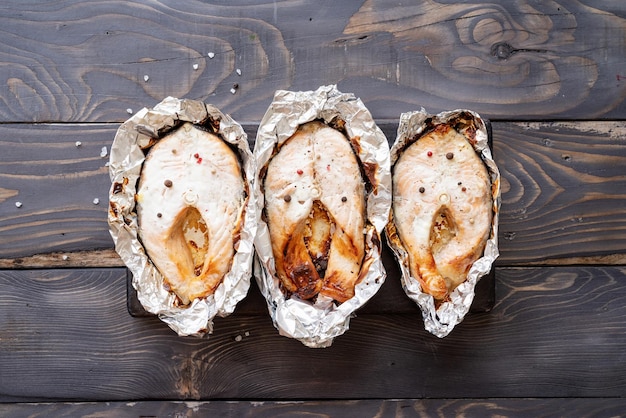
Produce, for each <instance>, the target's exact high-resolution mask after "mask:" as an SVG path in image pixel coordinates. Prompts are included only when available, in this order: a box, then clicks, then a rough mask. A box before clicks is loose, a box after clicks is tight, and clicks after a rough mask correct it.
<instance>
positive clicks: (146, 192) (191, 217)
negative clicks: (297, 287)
mask: <svg viewBox="0 0 626 418" xmlns="http://www.w3.org/2000/svg"><path fill="white" fill-rule="evenodd" d="M136 198H137V216H138V225H139V237H140V239H141V241H142V243H143V246H144V247H145V249H146V253H147V255H148V257H149V258H150V261H151V262H152V263H153V264H154V265H155V267H156V268H157V269H158V270H159V272H160V273H161V275H162V276H163V279H164V284H165V285H166V286H169V288H170V290H171V291H172V292H174V293H175V294H176V295H177V296H178V298H179V299H180V301H181V303H182V305H188V304H189V303H190V302H191V301H193V300H194V299H196V298H204V297H207V296H208V295H210V294H212V293H213V292H214V291H215V289H216V288H217V286H218V285H219V284H220V282H221V281H222V279H223V277H224V276H225V275H226V274H227V273H228V271H229V269H230V267H231V263H232V260H233V257H234V253H235V249H234V244H235V241H236V236H237V234H238V231H239V230H240V228H241V222H242V218H243V216H242V215H243V211H244V207H245V199H246V185H245V179H244V177H243V174H242V170H241V167H240V163H239V161H238V158H237V156H236V155H235V153H234V152H233V151H232V149H231V148H230V147H229V146H228V145H227V144H226V143H225V142H224V141H223V140H222V139H221V138H220V137H218V136H217V135H214V134H212V133H209V132H207V131H204V130H201V129H198V128H197V127H196V126H194V125H193V124H191V123H185V124H183V125H181V126H180V127H179V128H178V129H177V130H175V131H174V132H172V133H170V134H169V135H167V136H165V137H164V138H162V139H161V140H160V141H158V142H157V143H156V144H155V145H154V146H153V147H152V148H151V149H150V151H149V153H148V155H147V157H146V160H145V162H144V165H143V167H142V172H141V176H140V179H139V187H138V191H137V196H136Z"/></svg>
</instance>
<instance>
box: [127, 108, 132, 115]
mask: <svg viewBox="0 0 626 418" xmlns="http://www.w3.org/2000/svg"><path fill="white" fill-rule="evenodd" d="M126 113H128V114H129V115H132V114H133V109H131V108H130V107H129V108H128V109H126Z"/></svg>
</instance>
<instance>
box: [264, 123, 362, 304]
mask: <svg viewBox="0 0 626 418" xmlns="http://www.w3.org/2000/svg"><path fill="white" fill-rule="evenodd" d="M263 184H264V194H265V202H266V203H265V212H266V216H267V219H268V228H269V231H270V239H271V242H272V250H273V254H274V257H275V264H276V272H277V275H278V277H279V279H280V280H281V283H282V284H283V287H284V288H285V289H286V290H287V291H289V292H291V293H295V294H297V295H298V296H299V297H300V298H302V299H311V298H313V297H315V296H316V295H317V294H320V293H321V294H324V295H326V296H329V297H331V298H333V299H335V300H337V301H339V302H343V301H345V300H347V299H349V298H351V297H352V296H353V295H354V286H355V284H356V282H357V280H358V277H359V273H360V270H361V264H362V262H363V257H364V251H365V250H364V247H365V243H364V235H363V229H364V224H365V195H364V194H365V188H364V181H363V178H362V176H361V171H360V168H359V164H358V161H357V158H356V155H355V154H354V151H353V150H352V148H351V145H350V143H349V141H348V140H347V138H346V137H345V136H344V135H343V134H342V133H340V132H339V131H337V130H335V129H333V128H331V127H329V126H327V125H326V124H324V123H322V122H317V121H314V122H309V123H306V124H304V125H302V126H300V127H299V129H298V130H297V131H296V133H294V135H293V136H292V137H291V138H289V139H288V140H287V141H286V142H285V143H284V144H283V145H282V146H281V148H280V149H279V150H278V152H277V154H276V155H274V156H273V157H272V159H271V160H270V162H269V164H268V166H267V171H266V175H265V179H264V183H263Z"/></svg>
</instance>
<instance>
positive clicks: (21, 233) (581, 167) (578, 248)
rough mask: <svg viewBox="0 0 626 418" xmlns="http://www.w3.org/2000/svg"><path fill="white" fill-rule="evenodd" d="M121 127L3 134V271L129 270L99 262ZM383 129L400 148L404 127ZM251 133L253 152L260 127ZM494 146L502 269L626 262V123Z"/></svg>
mask: <svg viewBox="0 0 626 418" xmlns="http://www.w3.org/2000/svg"><path fill="white" fill-rule="evenodd" d="M117 127H118V125H117V124H104V125H89V124H88V125H72V124H50V125H46V124H41V125H16V124H9V125H2V126H0V236H1V237H2V240H0V267H2V268H41V267H46V265H45V264H44V263H50V264H48V267H53V266H59V267H85V266H93V267H102V266H120V265H122V264H121V263H120V261H119V260H118V259H117V258H116V257H115V256H114V255H111V254H110V253H106V254H109V255H108V257H107V258H102V257H99V254H100V253H101V252H102V251H105V252H106V251H110V250H111V248H112V247H113V243H112V240H111V237H110V235H109V232H108V226H107V221H106V216H107V200H108V193H109V188H110V180H109V177H108V171H107V167H105V164H106V162H107V158H102V157H101V156H100V153H101V150H102V147H107V149H109V148H110V144H111V143H112V141H113V138H114V136H115V131H116V129H117ZM381 127H382V128H383V130H384V132H385V134H386V136H387V138H388V139H389V141H390V142H393V141H394V140H395V135H396V128H397V124H381ZM245 128H246V131H247V132H248V134H249V137H250V140H251V142H252V141H253V138H254V135H255V132H256V126H254V125H252V126H250V125H246V127H245ZM493 138H494V155H495V160H496V163H497V164H498V166H499V167H500V170H501V172H502V208H501V218H500V234H499V238H500V239H499V246H500V252H501V256H500V258H499V259H498V261H497V262H498V264H499V265H511V264H525V263H529V262H534V263H561V262H563V261H562V259H563V260H566V262H568V263H570V264H585V263H591V264H593V263H595V264H624V263H625V262H626V218H625V217H624V216H623V214H624V213H625V212H626V194H625V192H624V190H626V123H624V122H573V123H569V122H568V123H565V122H553V123H525V122H524V123H503V122H499V123H493ZM76 141H81V142H82V145H81V146H79V147H77V146H76ZM94 198H98V199H99V200H100V203H99V204H98V205H94V204H93V199H94ZM17 201H19V202H22V207H21V208H17V207H16V206H15V202H17ZM94 251H95V252H94ZM48 253H53V254H52V255H50V256H41V255H42V254H48ZM90 254H93V255H94V257H95V259H94V257H91V258H90V256H89V255H90ZM63 256H67V257H68V259H67V260H64V259H63ZM42 257H43V258H42ZM560 260H561V261H560ZM90 263H92V264H90ZM106 263H109V264H106Z"/></svg>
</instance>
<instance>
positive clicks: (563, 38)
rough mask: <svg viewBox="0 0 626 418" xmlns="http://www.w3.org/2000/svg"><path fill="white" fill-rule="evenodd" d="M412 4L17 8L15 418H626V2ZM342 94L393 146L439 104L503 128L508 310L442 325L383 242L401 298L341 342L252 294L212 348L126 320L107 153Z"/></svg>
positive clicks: (0, 101)
mask: <svg viewBox="0 0 626 418" xmlns="http://www.w3.org/2000/svg"><path fill="white" fill-rule="evenodd" d="M399 3H400V2H395V1H384V0H367V1H364V2H363V1H348V2H338V1H332V2H327V1H322V2H313V1H311V2H300V1H292V0H284V1H280V2H261V1H248V0H233V1H218V2H215V4H209V3H207V2H202V1H185V2H178V1H173V0H165V1H147V0H143V1H136V2H126V1H90V2H84V1H70V0H67V1H57V2H49V1H29V2H24V1H21V0H20V1H18V0H12V1H5V2H4V3H3V4H2V6H0V34H1V35H0V123H1V125H0V416H7V417H8V416H10V417H21V416H83V415H89V416H98V417H105V416H107V417H108V416H110V417H137V416H144V417H145V416H149V417H152V416H155V417H182V416H186V417H191V416H194V417H195V416H198V417H199V416H209V415H210V416H232V417H239V416H250V417H252V416H254V417H266V416H267V417H269V416H276V415H280V416H310V415H315V416H355V417H369V416H371V417H373V416H398V417H400V416H402V417H405V416H454V415H463V416H476V417H484V416H488V415H498V416H616V415H621V414H623V413H624V411H626V398H625V396H626V123H625V122H624V119H625V116H626V101H625V98H626V3H624V2H622V1H618V0H615V1H610V0H605V1H593V2H592V1H589V0H585V1H580V2H579V1H566V0H562V1H558V0H557V1H541V2H537V1H528V0H520V1H516V2H510V1H504V0H499V1H494V2H487V3H484V2H474V1H472V2H456V3H455V2H451V1H443V0H440V1H434V0H415V1H407V2H402V5H400V4H399ZM211 57H212V58H211ZM237 69H239V70H240V73H241V75H239V74H238V72H239V71H237ZM325 84H337V86H338V88H339V90H341V91H343V92H352V93H354V94H355V95H356V96H358V97H360V98H361V99H362V100H363V101H364V103H365V104H366V106H368V108H369V109H370V111H371V112H372V114H373V116H374V118H375V119H376V120H377V122H379V124H380V125H381V126H382V127H383V129H384V131H385V133H386V134H387V137H388V138H389V141H390V142H393V140H394V139H395V129H396V127H397V121H398V118H399V115H400V113H402V112H407V111H412V110H417V109H419V108H420V107H422V106H423V107H425V108H426V109H427V110H428V111H430V112H433V113H436V112H439V111H442V110H450V109H456V108H468V109H472V110H475V111H477V112H479V113H480V114H481V115H482V116H484V117H486V118H489V119H490V120H491V121H492V126H493V142H494V155H495V160H496V162H497V164H498V165H499V167H500V170H501V172H502V186H503V187H502V212H501V218H500V219H501V222H500V235H499V239H500V251H501V256H500V258H499V259H498V260H497V262H496V265H495V273H496V275H495V303H494V305H493V307H492V309H490V310H489V311H488V312H485V311H482V312H479V311H480V310H478V311H477V310H475V311H474V312H472V313H470V314H469V315H468V316H467V317H466V318H465V321H464V322H463V323H462V324H461V325H459V326H458V327H457V328H456V329H455V330H454V331H453V332H452V334H451V335H449V336H448V337H446V338H444V339H438V338H436V337H434V336H432V335H430V334H428V333H426V332H425V331H424V329H423V323H422V319H421V315H420V313H419V311H418V309H417V307H416V306H415V305H414V304H413V303H412V302H410V301H409V300H408V298H407V297H406V296H405V295H404V293H403V292H402V289H401V287H400V284H399V281H398V278H399V277H398V269H397V267H396V266H395V263H394V261H393V259H392V258H391V256H390V254H389V251H388V250H385V254H386V255H385V257H386V261H385V264H386V266H387V268H388V270H389V276H388V278H387V281H386V282H385V284H384V286H383V287H382V289H381V291H380V292H379V294H377V295H376V296H375V297H374V299H373V300H372V301H371V302H370V303H369V304H368V305H366V306H365V307H364V308H363V309H362V310H361V311H359V313H358V315H357V317H356V318H354V319H353V320H352V322H351V326H350V330H349V331H348V332H347V333H346V334H345V335H343V336H341V337H339V338H337V339H336V340H335V342H334V343H333V345H332V346H331V347H330V348H327V349H309V348H306V347H304V346H303V345H302V344H300V343H299V342H297V341H295V340H291V339H288V338H285V337H281V336H279V335H278V332H277V331H276V330H275V329H274V327H273V326H272V323H271V320H270V318H269V316H268V314H267V311H266V308H265V305H264V301H263V299H262V297H261V295H260V294H259V291H258V289H257V288H256V286H253V287H252V288H251V290H250V293H249V295H248V297H247V298H246V299H245V300H244V301H243V302H242V303H241V304H240V306H239V307H238V309H237V311H236V312H235V314H233V315H232V316H230V317H228V318H225V319H218V320H216V322H215V332H214V334H213V335H211V336H210V337H209V338H205V339H197V338H192V337H185V338H182V337H178V336H177V335H175V334H174V333H173V332H172V331H170V330H169V328H167V326H166V325H165V324H164V323H162V322H161V321H159V320H158V319H157V318H155V317H149V316H148V317H134V316H131V315H130V314H129V312H128V310H127V288H126V284H127V277H126V274H127V273H126V269H125V267H124V265H123V264H122V262H121V261H120V259H119V258H118V256H117V254H116V253H115V251H114V250H113V243H112V240H111V238H110V236H109V232H108V227H107V221H106V214H107V199H108V190H109V184H110V183H109V177H108V169H107V167H106V166H105V164H106V162H107V160H108V157H102V156H101V155H102V150H103V148H106V150H105V151H107V152H108V150H109V149H110V145H111V143H112V141H113V137H114V136H115V132H116V129H117V127H118V126H119V125H120V123H121V122H123V121H124V120H126V119H127V118H128V117H129V116H130V113H134V112H136V111H138V110H139V109H140V108H142V107H152V106H154V105H155V104H156V103H158V102H159V101H161V100H162V99H163V98H164V97H166V96H174V97H179V98H190V99H196V100H203V101H205V102H207V103H212V104H214V105H216V106H218V107H219V108H221V109H222V110H223V111H224V112H226V113H229V114H231V115H232V116H233V117H234V118H235V119H236V120H238V121H239V122H240V123H242V124H243V125H244V127H245V129H246V131H247V132H248V134H249V137H250V140H251V142H253V140H254V135H255V132H256V127H257V125H258V122H259V121H260V119H261V117H262V115H263V113H264V112H265V109H266V108H267V106H268V105H269V103H270V101H271V98H272V96H273V93H274V91H275V90H277V89H289V90H314V89H316V88H317V87H318V86H320V85H325ZM235 85H236V86H237V87H236V89H235V90H234V91H235V92H234V94H233V93H231V89H233V88H234V86H235ZM78 142H80V143H81V145H80V146H77V143H78ZM95 199H98V200H99V203H98V204H96V202H98V200H95ZM18 202H21V207H17V203H18Z"/></svg>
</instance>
